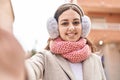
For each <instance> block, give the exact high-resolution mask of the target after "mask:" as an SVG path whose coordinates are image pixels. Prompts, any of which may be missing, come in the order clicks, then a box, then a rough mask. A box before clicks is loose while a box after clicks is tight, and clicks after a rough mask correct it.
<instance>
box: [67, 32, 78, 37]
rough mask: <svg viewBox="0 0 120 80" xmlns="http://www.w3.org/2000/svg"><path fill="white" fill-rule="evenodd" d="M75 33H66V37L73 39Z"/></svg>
mask: <svg viewBox="0 0 120 80" xmlns="http://www.w3.org/2000/svg"><path fill="white" fill-rule="evenodd" d="M76 34H77V33H67V34H66V35H68V36H69V37H74V36H75V35H76Z"/></svg>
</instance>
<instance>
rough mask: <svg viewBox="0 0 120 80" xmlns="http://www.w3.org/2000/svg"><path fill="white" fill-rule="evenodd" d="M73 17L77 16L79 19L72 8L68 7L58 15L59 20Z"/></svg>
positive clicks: (78, 16)
mask: <svg viewBox="0 0 120 80" xmlns="http://www.w3.org/2000/svg"><path fill="white" fill-rule="evenodd" d="M74 18H78V19H80V15H79V14H78V13H77V12H76V11H74V10H72V9H68V10H66V11H64V12H63V13H62V14H61V15H60V16H59V20H63V19H74Z"/></svg>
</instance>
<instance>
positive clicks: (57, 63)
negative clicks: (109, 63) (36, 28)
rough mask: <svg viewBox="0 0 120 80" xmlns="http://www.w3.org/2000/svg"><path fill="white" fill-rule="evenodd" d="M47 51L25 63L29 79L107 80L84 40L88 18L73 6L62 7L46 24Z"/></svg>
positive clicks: (89, 46) (87, 30) (88, 29)
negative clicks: (47, 36)
mask: <svg viewBox="0 0 120 80" xmlns="http://www.w3.org/2000/svg"><path fill="white" fill-rule="evenodd" d="M47 28H48V32H49V34H50V39H49V40H48V46H47V47H46V50H43V51H41V52H39V53H37V54H35V55H34V56H33V57H31V58H30V59H28V60H26V69H27V78H28V80H39V79H40V78H41V79H43V80H106V78H105V75H104V71H103V68H102V64H101V61H100V57H99V56H97V55H95V54H93V52H94V48H93V46H92V44H91V43H90V42H89V41H88V39H86V37H87V35H88V33H89V31H90V19H89V18H88V17H87V16H85V15H84V13H83V11H82V9H81V8H80V7H79V6H77V5H75V4H70V3H67V4H63V5H61V6H60V7H59V8H58V9H57V11H56V12H55V15H54V18H50V19H49V20H48V23H47Z"/></svg>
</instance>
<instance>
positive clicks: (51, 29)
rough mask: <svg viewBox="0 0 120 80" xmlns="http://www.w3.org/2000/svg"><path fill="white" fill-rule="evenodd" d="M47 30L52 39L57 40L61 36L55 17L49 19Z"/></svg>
mask: <svg viewBox="0 0 120 80" xmlns="http://www.w3.org/2000/svg"><path fill="white" fill-rule="evenodd" d="M47 30H48V33H49V35H50V38H51V39H55V38H57V37H58V36H59V31H58V24H57V21H56V19H55V18H54V17H51V18H49V19H48V21H47Z"/></svg>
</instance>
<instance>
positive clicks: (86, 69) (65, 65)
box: [56, 55, 94, 80]
mask: <svg viewBox="0 0 120 80" xmlns="http://www.w3.org/2000/svg"><path fill="white" fill-rule="evenodd" d="M56 58H57V59H56V60H57V62H58V64H59V65H60V67H61V68H62V69H63V71H64V72H65V73H66V75H67V76H68V78H69V79H70V80H75V76H74V74H73V73H72V70H71V68H70V65H69V62H68V61H67V60H66V59H64V58H62V57H61V56H60V55H56ZM91 62H92V61H91V60H90V59H89V58H88V59H87V60H85V61H84V62H82V68H83V80H92V79H91V77H92V76H90V75H92V71H93V67H94V64H93V63H91ZM91 64H92V65H91Z"/></svg>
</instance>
